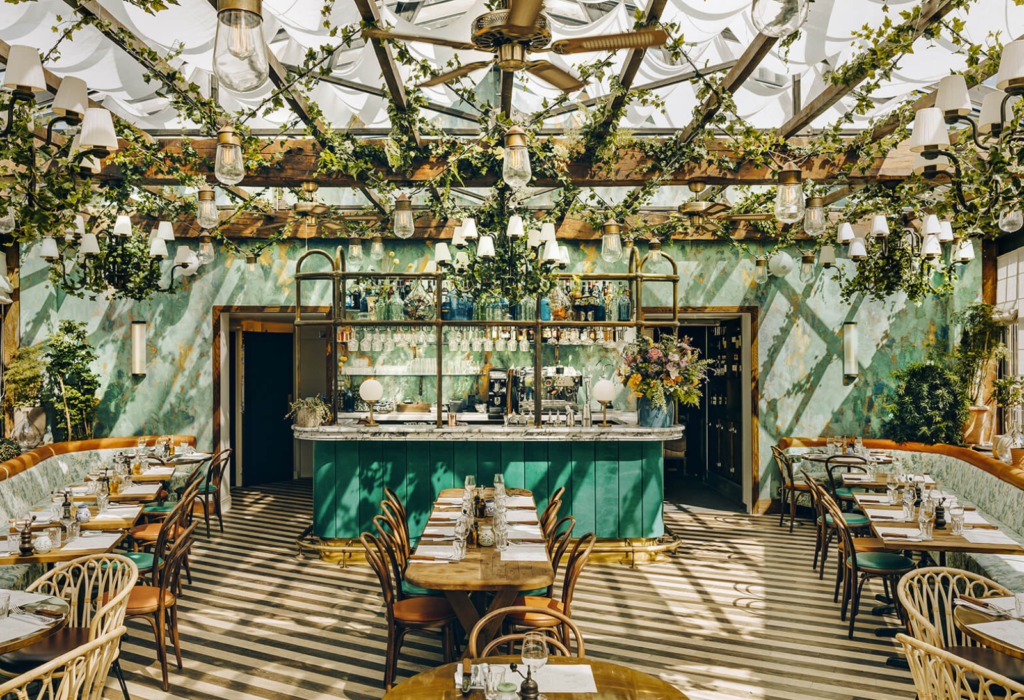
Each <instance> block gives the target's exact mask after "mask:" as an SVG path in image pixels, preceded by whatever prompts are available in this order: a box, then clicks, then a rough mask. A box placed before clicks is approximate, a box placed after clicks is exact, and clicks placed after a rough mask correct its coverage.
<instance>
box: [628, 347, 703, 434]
mask: <svg viewBox="0 0 1024 700" xmlns="http://www.w3.org/2000/svg"><path fill="white" fill-rule="evenodd" d="M687 340H688V339H684V340H682V341H680V340H679V339H677V338H675V337H674V336H670V335H667V334H666V335H663V336H662V338H661V340H660V341H658V342H654V340H653V339H652V338H648V337H647V336H643V335H642V336H640V337H639V338H637V340H636V341H635V342H633V343H630V344H629V345H627V346H626V348H625V350H624V351H623V355H622V362H623V364H622V367H620V368H619V371H618V376H619V379H620V381H622V383H623V384H625V385H626V386H627V387H629V390H630V391H632V392H633V395H634V396H636V399H637V402H636V403H637V423H638V424H639V425H641V426H644V427H647V428H667V427H669V426H670V425H672V423H673V419H674V415H673V408H674V405H670V404H669V399H671V400H672V401H673V402H674V401H678V402H680V403H683V404H686V405H688V406H695V405H697V404H698V403H699V402H700V397H701V394H702V386H701V385H702V384H703V382H704V381H705V380H706V377H707V369H708V366H709V365H710V364H711V361H710V360H698V359H697V350H696V349H694V348H692V347H690V345H689V344H688V343H687Z"/></svg>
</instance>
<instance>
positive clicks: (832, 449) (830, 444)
mask: <svg viewBox="0 0 1024 700" xmlns="http://www.w3.org/2000/svg"><path fill="white" fill-rule="evenodd" d="M825 453H826V454H828V455H829V456H831V455H834V454H835V453H836V439H835V438H834V437H832V436H831V435H830V436H829V437H828V438H827V439H826V440H825Z"/></svg>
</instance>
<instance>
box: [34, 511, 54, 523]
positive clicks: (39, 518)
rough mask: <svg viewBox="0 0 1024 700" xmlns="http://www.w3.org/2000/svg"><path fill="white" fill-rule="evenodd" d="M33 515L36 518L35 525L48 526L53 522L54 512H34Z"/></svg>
mask: <svg viewBox="0 0 1024 700" xmlns="http://www.w3.org/2000/svg"><path fill="white" fill-rule="evenodd" d="M32 515H34V516H36V519H35V522H34V524H35V525H46V524H47V523H49V522H52V521H53V511H51V510H41V511H32Z"/></svg>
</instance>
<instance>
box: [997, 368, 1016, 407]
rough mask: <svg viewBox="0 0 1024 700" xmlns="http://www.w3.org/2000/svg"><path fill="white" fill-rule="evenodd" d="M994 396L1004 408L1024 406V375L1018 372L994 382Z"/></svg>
mask: <svg viewBox="0 0 1024 700" xmlns="http://www.w3.org/2000/svg"><path fill="white" fill-rule="evenodd" d="M992 398H993V399H995V401H996V403H997V404H999V405H1000V406H1002V407H1003V408H1012V407H1014V406H1024V376H1021V375H1019V374H1018V375H1014V376H1012V377H1003V378H1002V379H997V380H995V381H994V382H992Z"/></svg>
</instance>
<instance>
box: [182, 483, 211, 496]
mask: <svg viewBox="0 0 1024 700" xmlns="http://www.w3.org/2000/svg"><path fill="white" fill-rule="evenodd" d="M215 491H217V487H216V486H214V485H213V484H210V485H209V486H207V485H206V484H200V485H199V493H214V492H215ZM174 493H176V494H178V495H181V494H183V493H185V487H184V486H179V487H178V488H176V489H174Z"/></svg>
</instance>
